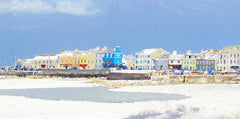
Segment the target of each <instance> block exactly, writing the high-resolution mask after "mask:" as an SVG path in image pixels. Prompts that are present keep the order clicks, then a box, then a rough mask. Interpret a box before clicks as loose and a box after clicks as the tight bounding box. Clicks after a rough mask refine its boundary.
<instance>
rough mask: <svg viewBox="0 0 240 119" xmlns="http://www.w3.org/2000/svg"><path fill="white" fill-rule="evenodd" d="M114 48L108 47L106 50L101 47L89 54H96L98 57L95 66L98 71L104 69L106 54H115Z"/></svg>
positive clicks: (91, 50)
mask: <svg viewBox="0 0 240 119" xmlns="http://www.w3.org/2000/svg"><path fill="white" fill-rule="evenodd" d="M114 50H115V49H114V48H108V47H106V46H105V47H104V48H100V47H96V48H95V49H90V50H89V52H91V53H94V54H95V55H96V64H95V68H96V69H102V68H103V66H102V64H103V57H104V55H105V53H111V54H112V53H114Z"/></svg>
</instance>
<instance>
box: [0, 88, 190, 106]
mask: <svg viewBox="0 0 240 119" xmlns="http://www.w3.org/2000/svg"><path fill="white" fill-rule="evenodd" d="M0 95H7V96H24V97H27V98H34V99H44V100H66V101H91V102H101V103H123V102H126V103H131V102H143V101H167V100H181V99H186V98H189V97H187V96H184V95H179V94H165V93H139V92H112V91H108V88H106V87H79V88H38V89H2V90H0Z"/></svg>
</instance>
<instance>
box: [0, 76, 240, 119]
mask: <svg viewBox="0 0 240 119" xmlns="http://www.w3.org/2000/svg"><path fill="white" fill-rule="evenodd" d="M86 82H87V80H84V79H78V80H73V79H71V80H65V79H0V118H1V119H16V118H17V119H33V118H34V119H55V118H58V119H79V118H81V119H229V118H239V117H238V115H239V114H240V101H239V100H240V85H239V84H185V85H163V86H126V87H121V88H108V87H103V86H101V85H99V84H94V83H93V84H92V83H86ZM123 82H124V81H123Z"/></svg>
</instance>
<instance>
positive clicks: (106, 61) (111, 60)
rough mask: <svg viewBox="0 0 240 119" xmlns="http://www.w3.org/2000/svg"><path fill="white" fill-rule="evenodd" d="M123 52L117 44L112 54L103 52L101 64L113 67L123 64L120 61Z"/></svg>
mask: <svg viewBox="0 0 240 119" xmlns="http://www.w3.org/2000/svg"><path fill="white" fill-rule="evenodd" d="M122 58H123V54H122V52H121V50H120V47H119V46H117V47H116V48H115V51H114V53H113V54H111V53H105V55H104V57H103V65H104V67H115V66H120V65H123V63H122Z"/></svg>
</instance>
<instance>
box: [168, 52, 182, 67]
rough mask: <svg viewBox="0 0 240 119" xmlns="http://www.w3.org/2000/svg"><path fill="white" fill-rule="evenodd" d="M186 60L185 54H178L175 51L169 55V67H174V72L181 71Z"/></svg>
mask: <svg viewBox="0 0 240 119" xmlns="http://www.w3.org/2000/svg"><path fill="white" fill-rule="evenodd" d="M184 58H185V55H184V54H177V51H173V53H172V54H170V55H169V63H168V64H169V67H172V69H173V70H181V68H182V64H183V60H184Z"/></svg>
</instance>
